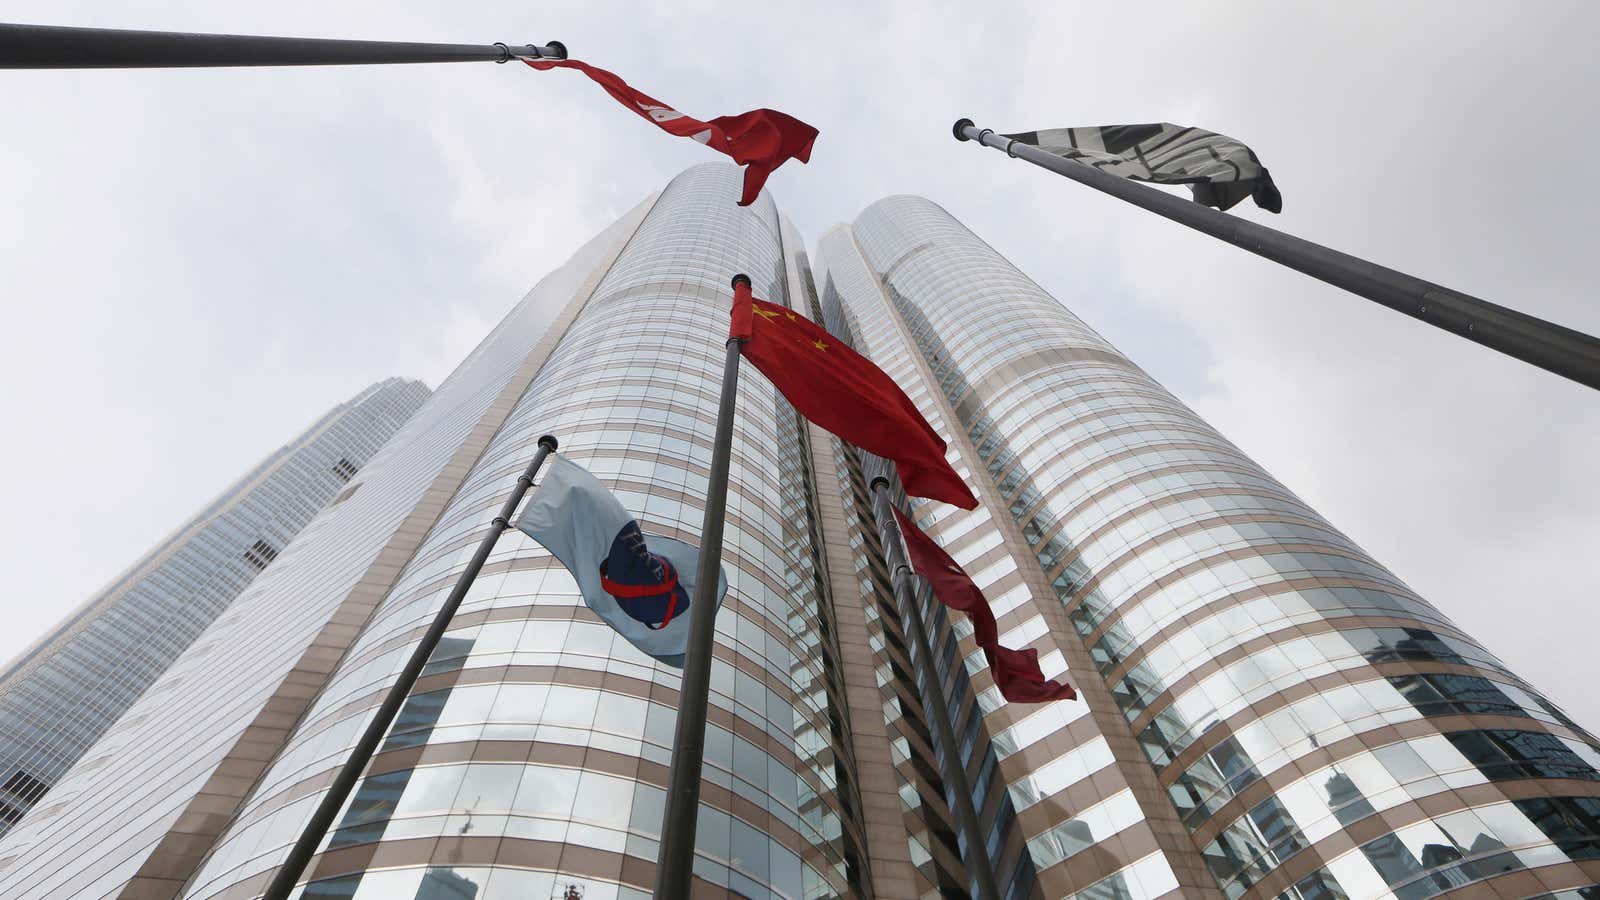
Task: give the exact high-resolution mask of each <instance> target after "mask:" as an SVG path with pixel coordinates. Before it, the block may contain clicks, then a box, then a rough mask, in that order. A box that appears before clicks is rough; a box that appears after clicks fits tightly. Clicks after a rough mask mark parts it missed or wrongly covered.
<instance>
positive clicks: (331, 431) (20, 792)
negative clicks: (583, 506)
mask: <svg viewBox="0 0 1600 900" xmlns="http://www.w3.org/2000/svg"><path fill="white" fill-rule="evenodd" d="M428 393H429V391H428V389H427V387H426V386H424V385H422V384H421V383H419V382H415V381H404V380H401V379H398V378H391V379H389V380H387V381H384V382H380V383H378V384H375V385H373V386H371V387H369V388H367V389H366V390H364V391H362V392H361V393H360V394H358V395H356V396H355V397H354V398H352V399H351V400H350V401H349V402H347V403H342V404H340V405H339V406H337V407H335V408H333V409H332V410H330V411H328V413H327V414H326V415H324V416H322V417H321V418H320V419H318V420H317V421H316V422H315V423H313V424H312V425H311V427H310V428H307V429H306V430H305V431H304V432H303V433H301V434H300V435H299V436H298V437H296V438H295V439H294V440H292V441H290V442H289V443H288V444H286V445H285V446H283V447H282V448H280V449H279V450H278V451H277V452H275V453H273V454H272V455H271V456H269V457H267V458H266V459H264V460H262V461H261V463H260V464H259V465H257V466H256V467H255V468H253V469H251V470H250V471H249V472H248V473H247V474H245V476H244V477H243V478H240V479H239V480H238V481H236V482H234V483H233V484H232V485H231V486H229V487H228V489H227V490H226V491H223V492H222V494H221V495H220V496H218V497H217V498H216V499H215V500H213V501H212V502H211V503H210V504H208V505H207V506H206V508H205V509H203V510H201V511H200V512H199V514H197V515H196V516H195V517H194V518H192V519H190V520H189V521H188V522H185V523H184V524H183V525H182V526H180V527H179V528H178V529H177V530H176V531H174V532H173V533H172V534H171V535H169V536H168V537H167V538H166V539H165V540H164V541H162V542H161V544H160V545H159V546H157V547H156V548H155V549H154V550H152V551H150V553H149V554H147V555H146V556H145V557H144V558H143V559H141V560H139V561H138V562H136V563H134V564H133V565H132V566H130V567H128V569H127V570H126V571H125V572H123V573H122V574H121V575H119V576H117V578H116V580H115V581H113V582H112V583H111V584H110V585H108V586H107V587H105V588H104V589H103V590H101V591H100V592H99V593H97V594H96V595H94V596H93V597H91V598H90V599H89V601H88V602H87V603H85V604H84V605H83V606H81V607H79V608H78V609H77V610H76V611H74V612H73V613H72V615H70V616H68V617H67V618H66V619H64V620H62V622H61V624H59V625H57V626H56V627H55V629H53V630H52V631H51V632H50V633H49V634H47V635H45V636H44V637H43V638H41V639H40V640H39V641H38V642H36V643H35V644H34V645H33V646H32V647H30V648H28V649H27V650H26V651H24V652H23V653H22V655H20V656H18V657H17V658H16V659H15V660H12V662H11V663H10V665H9V666H8V667H7V669H6V671H5V672H4V673H3V674H0V779H3V781H0V834H4V833H5V832H6V831H8V830H9V829H10V828H11V826H12V825H14V824H16V822H17V820H18V819H20V818H21V817H22V815H23V813H25V812H26V811H27V810H28V809H29V808H30V807H31V806H33V804H34V803H36V802H37V801H38V800H39V798H40V797H42V796H44V794H45V793H46V792H47V791H48V790H49V789H50V786H51V785H52V784H54V783H55V781H56V779H57V778H59V777H60V776H61V774H62V773H63V772H65V771H66V770H67V769H68V768H69V767H71V766H72V764H73V763H74V762H77V760H78V757H79V756H81V755H82V754H83V752H84V751H85V750H86V749H88V747H89V745H91V744H93V743H94V741H95V739H97V738H98V737H100V735H101V734H102V733H104V732H105V730H106V729H107V728H109V727H110V726H111V723H113V722H115V721H116V720H117V718H118V717H119V716H121V715H122V713H123V711H124V710H126V709H127V708H128V706H129V705H131V704H132V703H133V702H134V701H135V700H137V699H138V697H139V695H140V694H142V693H143V692H144V690H145V688H147V687H149V686H150V683H151V682H153V681H155V680H156V678H157V677H159V676H160V675H161V673H162V672H164V671H166V669H167V666H169V665H170V664H171V663H172V661H173V660H174V659H177V658H178V655H179V654H181V653H182V652H183V651H184V648H186V647H188V646H189V644H190V643H191V642H193V641H194V639H195V637H196V636H197V635H198V634H200V632H201V631H203V630H205V627H206V626H207V625H210V624H211V621H212V620H213V619H215V618H216V617H217V615H218V614H219V613H220V612H222V610H224V609H226V608H227V606H228V604H229V603H230V602H232V601H233V599H234V598H235V597H237V596H238V595H239V592H240V591H242V590H244V588H245V586H246V585H248V584H249V583H250V581H251V579H253V578H255V577H256V575H257V574H259V573H260V572H261V570H262V569H264V568H266V567H267V565H268V564H269V563H271V562H272V560H273V559H274V558H275V557H276V556H277V555H278V552H279V551H280V550H282V549H283V547H284V545H286V544H287V543H288V542H289V541H290V539H292V538H293V537H294V536H295V534H296V533H297V532H298V531H299V530H300V529H301V528H303V527H305V524H306V523H307V522H309V521H311V517H312V516H314V515H316V513H317V511H318V510H320V509H322V508H323V507H324V506H326V505H327V504H328V502H329V501H331V500H333V499H334V497H335V496H336V495H337V494H338V493H339V492H340V491H341V490H343V489H344V488H345V485H346V483H347V482H348V481H350V479H351V478H352V477H354V475H355V474H356V472H357V471H358V470H359V469H360V468H361V466H362V465H364V464H365V463H366V461H367V460H368V459H370V458H371V457H372V455H373V454H374V453H376V452H377V450H378V448H379V447H381V446H383V443H384V441H387V440H388V439H389V437H390V436H391V435H393V434H394V433H395V431H397V430H398V429H399V428H400V426H401V425H402V424H404V423H405V421H406V419H408V418H410V417H411V414H412V413H414V412H416V410H417V408H418V407H420V406H421V405H422V402H423V401H424V400H426V399H427V398H428Z"/></svg>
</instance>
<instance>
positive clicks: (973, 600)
mask: <svg viewBox="0 0 1600 900" xmlns="http://www.w3.org/2000/svg"><path fill="white" fill-rule="evenodd" d="M894 517H895V519H896V520H898V521H899V522H900V533H901V534H902V535H903V536H904V537H905V539H906V552H907V554H908V555H909V556H910V557H911V568H913V569H915V570H916V572H917V574H918V575H921V576H922V577H923V578H926V579H928V583H929V584H931V585H933V595H934V596H935V597H938V598H939V602H940V603H943V604H944V605H945V606H948V607H950V608H951V609H956V610H960V611H961V612H964V613H966V614H967V618H968V619H970V620H971V622H972V631H973V639H974V640H975V641H977V644H978V646H979V647H980V648H982V649H983V656H984V658H985V659H987V660H988V661H989V671H991V672H992V673H994V683H995V684H996V685H998V686H999V688H1000V695H1001V696H1002V697H1005V698H1006V699H1007V700H1008V701H1010V702H1012V703H1044V702H1047V701H1050V700H1071V699H1072V698H1073V697H1076V696H1078V695H1077V693H1076V692H1074V691H1073V690H1072V687H1071V686H1070V685H1066V684H1062V683H1060V682H1056V681H1049V680H1046V679H1045V677H1044V673H1043V672H1041V671H1039V651H1037V650H1035V649H1033V648H1032V647H1027V648H1025V649H1022V650H1011V649H1008V648H1006V647H1002V646H1000V629H999V626H997V625H996V624H995V621H994V610H992V609H990V608H989V601H988V600H987V599H986V598H985V597H984V596H983V592H982V591H980V590H978V586H977V585H976V584H973V583H972V579H971V578H969V577H967V573H966V572H965V571H963V570H962V568H961V567H960V566H958V565H956V561H955V560H953V559H951V558H950V554H948V553H946V552H944V548H943V547H940V546H939V545H938V544H935V543H934V542H933V538H931V537H928V536H927V535H926V534H924V533H923V531H922V529H920V528H918V527H917V525H916V523H915V522H913V521H911V518H910V517H909V516H907V515H906V514H905V513H903V512H901V511H900V508H899V507H894Z"/></svg>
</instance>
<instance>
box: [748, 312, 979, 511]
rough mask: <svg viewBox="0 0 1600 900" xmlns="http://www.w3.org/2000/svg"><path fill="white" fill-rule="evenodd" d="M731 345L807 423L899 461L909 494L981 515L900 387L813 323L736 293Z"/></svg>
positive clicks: (937, 440) (938, 439)
mask: <svg viewBox="0 0 1600 900" xmlns="http://www.w3.org/2000/svg"><path fill="white" fill-rule="evenodd" d="M729 336H730V337H737V338H744V339H745V343H744V346H743V347H742V348H741V349H742V352H743V354H744V358H745V359H747V360H749V361H750V362H751V363H753V364H754V365H755V367H756V368H757V369H760V370H761V374H763V375H765V376H767V379H768V380H769V381H771V382H772V383H773V385H774V386H776V387H777V389H778V390H779V391H781V392H782V393H783V396H784V397H786V398H787V399H788V401H789V403H790V404H792V405H793V406H794V408H795V409H797V410H799V411H800V414H801V415H803V416H805V417H806V418H807V419H810V420H811V421H813V422H815V423H817V424H818V425H821V426H822V427H823V428H826V429H827V430H829V431H831V432H833V433H834V434H836V435H838V436H839V437H841V438H843V439H845V440H847V441H849V442H850V443H852V444H855V445H856V446H858V447H860V448H861V449H863V450H867V451H869V452H871V453H876V454H877V455H879V456H882V457H885V458H886V459H892V460H894V461H895V463H896V464H897V465H898V466H899V470H900V482H901V484H903V485H904V486H905V489H906V492H907V493H909V494H913V495H915V496H918V497H927V498H929V499H930V500H942V501H944V502H945V503H951V504H954V505H956V506H959V507H961V508H963V509H973V508H975V507H977V505H978V498H977V497H974V496H973V495H972V491H970V490H968V488H967V485H966V482H964V481H962V480H961V476H960V475H957V474H956V471H955V469H952V468H951V467H950V463H949V462H948V461H947V460H946V459H945V458H944V452H945V442H944V438H941V437H939V433H938V432H937V431H934V430H933V426H932V425H929V424H928V420H927V419H924V418H923V417H922V413H921V412H919V411H918V410H917V406H916V404H915V403H912V402H911V398H910V397H907V396H906V394H905V391H902V390H900V386H899V385H897V384H895V383H894V379H892V378H890V377H889V376H888V375H886V374H884V371H883V370H882V369H880V368H878V367H877V366H875V365H873V364H872V362H871V361H870V360H868V359H867V358H866V357H864V356H862V355H861V354H859V353H857V352H855V351H854V350H852V349H850V348H849V347H848V346H846V345H845V343H844V341H841V340H839V339H838V338H836V337H834V336H833V335H832V334H830V333H829V332H828V331H827V329H825V328H823V327H822V326H821V325H818V324H817V323H815V322H813V321H811V320H810V319H808V318H806V317H805V316H802V315H800V314H799V313H796V312H794V311H793V310H790V309H786V308H785V307H782V306H778V305H777V304H775V303H768V302H766V301H765V300H757V299H755V298H754V297H752V296H751V294H750V289H749V287H748V286H747V285H744V284H740V285H739V286H737V287H736V288H735V289H734V303H733V326H732V328H731V330H730V332H729Z"/></svg>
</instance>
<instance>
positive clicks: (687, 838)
mask: <svg viewBox="0 0 1600 900" xmlns="http://www.w3.org/2000/svg"><path fill="white" fill-rule="evenodd" d="M733 291H734V296H735V297H736V298H737V297H738V296H739V294H740V292H741V291H742V292H744V293H746V294H748V293H749V291H750V276H748V275H742V274H741V275H735V276H733ZM743 345H744V340H743V339H741V338H732V337H730V338H728V343H727V355H726V356H725V357H724V359H723V363H722V399H721V401H720V402H719V403H718V404H717V434H716V438H715V444H714V445H713V447H712V451H711V476H710V484H709V486H708V488H707V489H706V510H705V517H704V518H703V519H702V520H701V522H702V524H701V526H700V568H699V570H698V571H697V572H696V573H695V579H696V581H695V586H694V602H693V603H692V604H690V606H689V642H688V646H687V648H686V649H685V651H684V654H683V677H682V679H681V680H680V682H679V685H678V722H677V725H676V728H675V730H674V732H673V736H672V770H671V774H670V775H669V776H668V780H667V803H666V809H665V810H664V811H663V812H662V815H661V844H660V846H659V848H658V849H657V853H656V890H655V896H656V897H658V898H661V900H689V887H690V883H691V881H692V880H693V878H694V830H695V823H696V821H697V820H698V818H699V815H700V772H701V769H702V767H703V766H704V764H705V752H706V711H707V707H708V706H709V705H710V702H711V697H710V692H711V653H712V642H713V639H714V638H715V637H716V634H717V608H716V603H717V585H718V582H719V581H720V580H721V577H722V526H723V523H724V522H725V521H726V518H727V510H728V468H729V465H730V463H731V462H732V459H733V409H734V400H735V398H736V397H737V395H738V391H739V350H740V348H741V347H742V346H743Z"/></svg>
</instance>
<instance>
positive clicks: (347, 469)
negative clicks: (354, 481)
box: [333, 456, 358, 481]
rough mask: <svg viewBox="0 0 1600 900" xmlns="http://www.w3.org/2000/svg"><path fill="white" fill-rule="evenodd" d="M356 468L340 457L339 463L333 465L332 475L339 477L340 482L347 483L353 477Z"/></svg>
mask: <svg viewBox="0 0 1600 900" xmlns="http://www.w3.org/2000/svg"><path fill="white" fill-rule="evenodd" d="M357 468H358V467H357V466H356V464H355V463H353V462H351V461H350V460H348V459H345V458H344V457H342V456H341V457H339V461H338V462H336V463H334V464H333V474H335V475H337V476H339V480H340V481H349V480H350V479H351V478H354V477H355V474H356V469H357Z"/></svg>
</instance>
